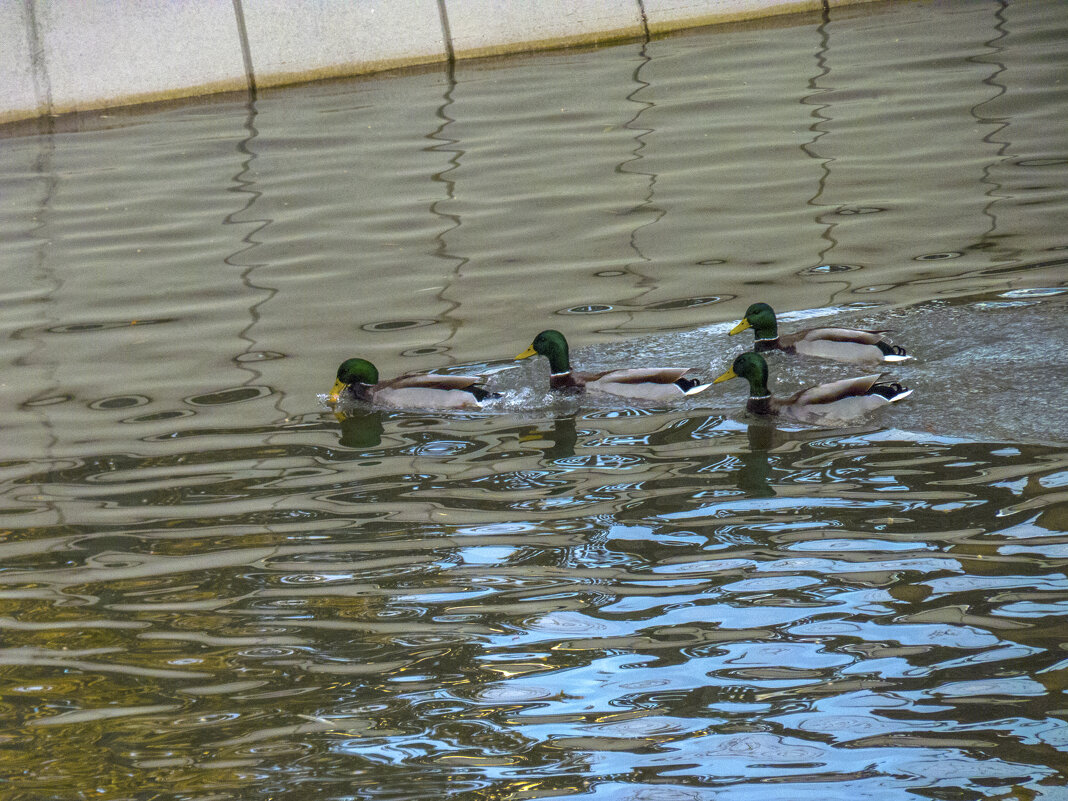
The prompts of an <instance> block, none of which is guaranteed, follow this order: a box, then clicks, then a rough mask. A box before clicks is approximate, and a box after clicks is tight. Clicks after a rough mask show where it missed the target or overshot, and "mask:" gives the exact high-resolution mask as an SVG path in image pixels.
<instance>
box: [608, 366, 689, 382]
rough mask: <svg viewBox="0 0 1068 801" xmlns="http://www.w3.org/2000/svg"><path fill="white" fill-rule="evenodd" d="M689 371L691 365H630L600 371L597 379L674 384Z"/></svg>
mask: <svg viewBox="0 0 1068 801" xmlns="http://www.w3.org/2000/svg"><path fill="white" fill-rule="evenodd" d="M688 372H690V368H689V367H630V368H626V369H623V370H609V371H607V372H604V373H600V374H599V375H598V376H597V379H596V380H598V381H610V382H611V383H613V384H674V383H675V382H676V381H678V380H679V379H680V378H682V377H683V376H684V375H686V374H687V373H688Z"/></svg>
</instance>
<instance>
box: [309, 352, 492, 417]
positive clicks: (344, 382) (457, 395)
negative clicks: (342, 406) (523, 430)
mask: <svg viewBox="0 0 1068 801" xmlns="http://www.w3.org/2000/svg"><path fill="white" fill-rule="evenodd" d="M478 381H479V378H478V376H471V375H428V374H426V373H409V374H407V375H402V376H400V377H399V378H393V379H390V380H388V381H379V380H378V369H377V368H376V367H375V366H374V365H373V364H371V362H369V361H367V360H366V359H346V360H345V361H343V362H342V363H341V366H340V367H338V368H337V380H336V381H335V382H334V386H333V387H332V388H331V390H330V395H329V396H328V400H329V401H330V403H335V404H336V403H337V402H338V399H339V398H340V397H341V393H342V392H344V391H345V390H349V392H351V394H352V395H353V396H354V397H355V398H356V399H357V400H362V401H368V402H373V403H380V404H383V405H386V406H397V407H404V408H415V409H478V408H480V406H481V404H482V401H484V400H486V398H491V397H498V396H497V395H496V394H495V393H492V392H490V391H489V390H487V389H486V388H485V387H483V386H481V385H480V384H478V383H477V382H478Z"/></svg>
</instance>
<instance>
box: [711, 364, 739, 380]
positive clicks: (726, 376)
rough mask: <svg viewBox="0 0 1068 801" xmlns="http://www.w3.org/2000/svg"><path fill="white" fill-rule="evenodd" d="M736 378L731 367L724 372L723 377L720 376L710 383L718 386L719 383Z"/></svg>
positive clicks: (736, 375)
mask: <svg viewBox="0 0 1068 801" xmlns="http://www.w3.org/2000/svg"><path fill="white" fill-rule="evenodd" d="M737 377H738V374H737V373H736V372H734V368H733V367H732V368H731V369H730V370H728V371H727V372H725V373H724V374H723V375H721V376H720V377H719V378H717V379H716V380H715V381H713V382H712V383H713V384H718V383H719V382H720V381H727V380H729V379H731V378H737Z"/></svg>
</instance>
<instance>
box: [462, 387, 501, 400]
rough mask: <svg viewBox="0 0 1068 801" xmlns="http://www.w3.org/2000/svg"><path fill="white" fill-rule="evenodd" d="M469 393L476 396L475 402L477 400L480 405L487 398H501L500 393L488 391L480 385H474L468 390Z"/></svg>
mask: <svg viewBox="0 0 1068 801" xmlns="http://www.w3.org/2000/svg"><path fill="white" fill-rule="evenodd" d="M467 391H468V392H470V393H471V394H472V395H474V396H475V400H477V401H478V402H479V403H482V401H484V400H486V398H499V397H501V393H500V392H490V391H489V390H488V389H486V388H485V387H481V386H479V385H478V384H472V385H471V386H469V387H468V388H467Z"/></svg>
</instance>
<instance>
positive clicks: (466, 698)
mask: <svg viewBox="0 0 1068 801" xmlns="http://www.w3.org/2000/svg"><path fill="white" fill-rule="evenodd" d="M1063 16H1064V15H1063V13H1062V9H1061V8H1060V7H1059V6H1058V5H1057V4H1056V3H1045V2H1037V3H1030V4H1009V3H1005V2H993V3H985V4H975V5H960V6H952V7H949V6H944V5H942V4H934V3H930V4H929V3H909V4H889V5H886V6H879V7H877V8H875V7H873V8H865V9H864V10H863V13H862V12H861V11H859V10H852V11H847V10H845V9H837V8H835V9H831V8H829V7H828V6H827V5H826V4H825V6H824V10H823V13H822V14H820V15H813V16H811V17H798V18H791V19H790V20H780V21H778V22H776V23H774V24H769V25H767V26H764V27H746V26H741V27H737V28H733V29H730V30H725V31H724V30H710V31H696V32H690V33H687V34H683V35H678V36H671V37H662V38H653V39H649V37H646V39H645V40H644V41H642V42H640V43H628V44H625V45H623V46H621V47H619V48H608V47H606V48H594V49H589V50H574V51H567V52H564V53H557V54H548V55H545V56H539V57H537V58H533V57H531V58H525V59H513V60H506V61H501V62H487V63H480V64H471V65H466V66H465V65H462V64H461V65H450V67H449V69H448V71H447V72H446V73H445V74H444V75H441V74H439V73H438V72H437V71H433V72H431V71H424V72H418V71H416V72H413V73H410V74H407V73H406V74H399V75H393V76H390V77H389V78H387V79H381V80H364V81H357V82H352V83H334V84H324V85H322V86H318V87H309V88H304V89H300V90H294V91H279V92H260V93H259V96H258V97H257V98H255V99H253V101H252V102H247V101H245V100H242V101H241V102H224V103H216V104H212V105H203V106H201V105H192V106H188V107H183V108H180V109H177V110H176V109H173V108H171V109H168V110H161V111H159V112H158V113H156V114H154V115H143V116H138V117H133V116H123V117H122V118H121V119H120V120H111V121H109V119H108V118H107V117H106V115H100V116H99V117H98V118H97V120H96V122H95V124H94V126H92V130H84V131H75V130H69V131H64V132H57V131H48V132H46V133H45V135H42V136H40V137H37V138H35V137H31V136H11V137H9V138H6V139H4V147H3V148H2V149H0V179H2V181H3V185H4V190H5V191H4V192H0V204H3V206H2V207H0V210H2V211H3V214H0V238H2V239H3V240H4V242H5V247H4V249H3V250H2V252H0V270H2V272H3V276H4V279H5V280H4V283H3V286H4V290H3V292H2V299H3V300H4V301H6V302H5V303H4V304H3V306H2V307H0V329H2V330H3V331H4V332H6V333H7V334H8V336H6V337H0V350H2V355H3V356H4V357H5V364H7V365H8V368H7V370H6V372H5V373H4V376H3V379H2V380H0V408H2V409H3V410H4V411H3V415H4V419H3V425H0V633H2V635H3V637H2V641H0V719H2V720H3V721H4V726H3V727H2V729H0V744H2V745H3V748H0V765H2V768H3V770H2V774H3V775H4V776H5V777H15V778H14V779H11V780H9V781H8V783H7V784H6V785H5V792H6V795H5V798H6V797H7V796H11V797H12V798H13V799H23V798H25V799H31V798H32V799H39V798H47V799H52V798H55V799H66V798H72V797H82V796H85V795H87V794H94V795H95V796H97V797H100V798H104V799H115V800H116V801H118V799H131V798H137V799H141V798H144V799H149V798H179V797H181V798H222V797H227V798H229V797H241V798H264V799H267V798H296V797H300V796H305V795H315V796H316V797H322V798H331V799H333V798H337V799H342V798H345V799H348V798H360V799H402V798H403V799H406V800H407V799H430V798H434V799H440V798H452V799H464V801H466V800H467V799H486V800H487V801H488V799H505V798H507V799H527V798H563V797H572V796H576V797H577V796H582V797H583V798H591V799H606V800H607V799H617V798H619V799H651V798H654V797H655V798H672V799H674V798H686V799H702V800H704V799H713V798H714V799H716V801H740V800H741V799H752V798H756V797H760V798H767V797H783V798H787V797H788V798H790V799H791V800H792V801H793V800H794V799H796V800H797V801H810V800H811V801H817V799H819V800H820V801H822V800H823V799H826V798H828V797H856V798H878V799H880V801H883V800H884V799H886V800H888V801H905V799H913V798H916V797H927V798H939V799H979V798H985V799H995V798H1000V799H1010V798H1011V799H1015V801H1023V799H1032V798H1034V799H1039V798H1051V799H1052V798H1058V797H1059V796H1058V795H1057V794H1058V793H1060V792H1062V788H1063V787H1064V786H1065V784H1066V783H1068V777H1066V775H1065V768H1064V765H1065V760H1064V756H1065V752H1066V751H1068V737H1066V732H1068V722H1066V717H1065V711H1064V702H1063V693H1064V685H1065V682H1064V675H1065V671H1066V669H1068V661H1066V655H1065V635H1064V618H1065V614H1066V612H1068V579H1066V571H1068V561H1066V560H1068V553H1066V551H1065V545H1064V539H1065V532H1066V531H1068V513H1066V509H1068V504H1066V503H1065V500H1066V492H1068V490H1066V487H1068V452H1066V449H1065V447H1064V443H1065V442H1066V441H1068V419H1066V416H1065V413H1064V408H1063V388H1062V386H1061V385H1062V384H1063V376H1064V375H1066V374H1068V361H1066V360H1068V340H1066V332H1065V331H1066V330H1065V326H1064V323H1063V321H1064V319H1066V312H1068V309H1066V308H1065V306H1066V301H1068V294H1066V292H1065V289H1064V282H1063V268H1064V267H1065V266H1066V265H1068V257H1066V256H1065V253H1064V248H1065V246H1066V244H1068V243H1066V242H1065V241H1064V239H1063V226H1062V225H1061V224H1060V223H1061V221H1062V220H1063V219H1064V217H1065V213H1064V212H1065V200H1064V198H1065V197H1066V187H1068V174H1066V173H1065V171H1064V166H1065V162H1064V160H1063V158H1062V157H1061V156H1062V154H1061V153H1060V149H1061V148H1062V140H1063V119H1064V116H1065V114H1064V109H1065V108H1066V103H1068V95H1066V94H1065V91H1064V89H1063V86H1062V85H1061V84H1058V83H1057V81H1058V79H1059V77H1060V75H1061V74H1062V73H1063V70H1064V54H1065V53H1068V48H1065V47H1064V42H1065V41H1066V37H1068V30H1066V28H1065V24H1064V20H1063ZM754 54H755V55H754ZM887 76H892V80H891V78H888V77H887ZM413 115H415V116H413ZM413 119H415V120H416V122H415V123H413ZM419 119H422V120H423V122H422V123H419V122H418V120H419ZM427 131H430V133H427ZM806 249H807V252H808V253H809V254H810V256H804V255H803V254H804V253H805V252H806ZM810 260H811V261H812V262H813V263H814V264H813V265H810V266H806V267H803V268H802V269H800V270H799V269H798V262H801V263H802V264H803V263H805V262H808V261H810ZM593 278H595V279H596V280H592V283H591V279H593ZM615 279H619V280H618V281H616V280H615ZM758 291H759V292H766V293H768V297H765V298H760V299H763V300H767V301H768V302H771V303H772V304H773V305H775V306H776V307H777V308H781V309H782V311H783V312H784V314H783V321H784V322H783V325H784V327H787V328H792V327H794V326H798V327H800V326H802V325H807V324H810V323H811V324H819V323H822V322H824V321H825V320H827V319H834V320H836V321H840V322H848V323H850V324H854V325H859V326H862V327H872V328H889V329H892V330H893V331H892V336H893V338H894V341H895V342H899V343H901V344H903V345H905V346H906V347H907V348H908V349H909V351H910V352H911V353H913V354H914V355H915V357H916V358H915V360H914V361H912V362H908V363H905V364H901V365H896V366H893V368H892V372H893V376H894V378H895V379H898V380H901V381H902V382H903V383H905V384H907V385H908V386H910V387H912V388H914V389H915V393H914V395H913V396H912V397H910V398H909V399H908V401H906V402H904V403H901V404H895V405H894V406H893V407H888V408H885V409H883V410H881V411H880V413H879V414H876V415H873V416H872V417H871V418H868V419H864V420H860V421H857V426H856V427H854V428H849V429H819V428H814V427H805V426H788V425H786V424H784V423H782V422H781V421H767V420H756V419H753V418H750V417H748V416H746V414H745V413H744V403H745V388H744V387H743V386H740V384H742V383H743V382H730V383H729V385H717V387H715V388H714V391H711V390H710V391H709V392H706V393H703V394H701V395H699V396H696V397H694V398H688V399H686V400H685V401H683V402H680V403H679V404H678V405H677V406H672V407H667V408H652V407H636V406H631V405H628V404H626V403H624V402H622V401H618V400H613V399H606V398H597V397H593V396H590V397H587V398H582V399H581V400H579V399H565V400H559V399H554V398H551V397H549V396H548V395H547V392H546V381H547V378H546V375H545V364H544V363H535V361H536V360H531V361H529V362H524V363H522V364H520V365H518V366H516V368H515V369H512V370H506V371H503V370H502V371H499V372H494V373H493V374H492V375H491V376H490V377H489V380H490V381H491V384H492V386H493V388H494V389H497V390H499V391H501V392H502V393H503V394H504V398H503V399H502V401H501V402H499V403H496V404H492V405H491V406H490V407H489V408H487V409H486V410H484V411H480V412H472V413H445V412H439V411H434V410H397V409H371V408H357V407H353V408H346V409H341V410H338V411H337V412H335V411H333V410H327V409H326V408H325V407H323V406H322V405H321V402H320V401H319V399H318V395H317V393H318V392H321V391H323V390H325V389H326V388H327V386H328V384H329V379H330V378H331V373H332V368H333V365H336V364H337V362H338V358H339V356H340V357H344V356H349V355H354V354H353V352H355V351H359V350H361V349H366V350H367V352H368V355H373V356H374V357H375V358H376V359H377V358H378V357H379V356H381V357H383V358H382V364H383V365H386V364H387V363H388V364H389V367H390V369H388V371H387V370H384V372H388V373H389V374H398V373H399V372H402V371H403V369H406V368H407V367H408V366H409V365H411V366H412V369H445V368H446V366H447V369H449V370H460V369H464V370H468V369H471V368H472V366H474V367H475V368H477V369H476V371H479V370H481V371H485V372H487V373H490V372H491V371H492V370H495V369H497V368H499V367H501V366H505V365H509V362H508V357H509V356H510V355H511V354H513V353H515V352H517V350H519V349H521V347H522V346H523V345H524V344H525V343H526V342H528V341H529V338H530V333H531V332H536V331H537V330H540V329H541V328H544V327H547V324H546V322H545V321H546V320H547V319H556V318H555V316H554V315H556V314H559V315H560V317H559V319H560V320H562V321H563V322H562V323H561V326H562V327H566V328H567V329H568V335H569V337H571V338H573V342H574V347H573V349H572V356H573V358H574V360H575V362H576V365H577V366H580V367H583V368H587V367H588V368H590V369H596V368H599V367H620V366H629V365H635V364H647V365H658V364H680V365H687V366H691V367H693V368H694V370H695V372H697V373H698V374H700V375H704V376H707V377H711V376H713V375H715V374H716V373H718V372H720V371H721V369H722V367H723V366H724V365H726V364H729V363H730V361H731V359H732V358H733V356H734V355H735V354H736V353H737V352H738V351H739V350H740V349H741V348H742V347H743V345H744V344H745V343H741V342H738V341H736V340H737V339H739V338H738V337H734V338H728V337H727V333H726V332H727V330H729V328H730V327H731V326H732V325H733V322H734V320H736V319H737V317H738V315H739V314H740V312H741V311H742V310H743V309H744V307H745V306H746V305H748V303H749V302H751V301H752V300H756V299H757V298H753V297H751V295H753V294H754V293H756V292H758ZM268 301H270V302H268ZM821 318H823V319H821ZM564 323H566V326H565V325H564ZM438 324H441V325H443V326H444V328H443V329H442V330H441V331H438V332H435V331H433V326H435V325H438ZM638 334H640V336H639V335H638ZM513 340H515V341H513ZM606 340H607V341H606ZM338 351H342V353H340V354H339V353H338ZM461 360H469V361H466V362H461ZM401 364H403V365H404V367H403V368H401V367H400V366H399V365H401ZM324 365H327V366H326V367H325V368H324ZM235 366H236V367H237V369H238V370H239V371H241V374H242V376H243V378H241V379H235V377H234V369H235ZM771 370H772V388H773V390H774V391H775V392H776V393H777V394H785V393H787V392H789V391H792V390H794V389H796V388H798V387H800V386H803V385H806V384H811V383H814V382H822V381H828V380H834V379H836V378H841V377H843V376H844V375H846V374H849V373H853V372H854V371H857V372H856V374H860V373H862V372H866V371H867V368H855V367H848V366H843V365H835V364H832V363H824V362H818V361H815V360H805V359H801V358H788V357H785V356H781V355H775V356H774V357H773V358H772V359H771ZM235 381H237V382H242V383H237V384H236V385H235ZM735 384H738V386H735ZM283 408H285V409H286V410H285V411H283ZM12 788H14V789H12Z"/></svg>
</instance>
